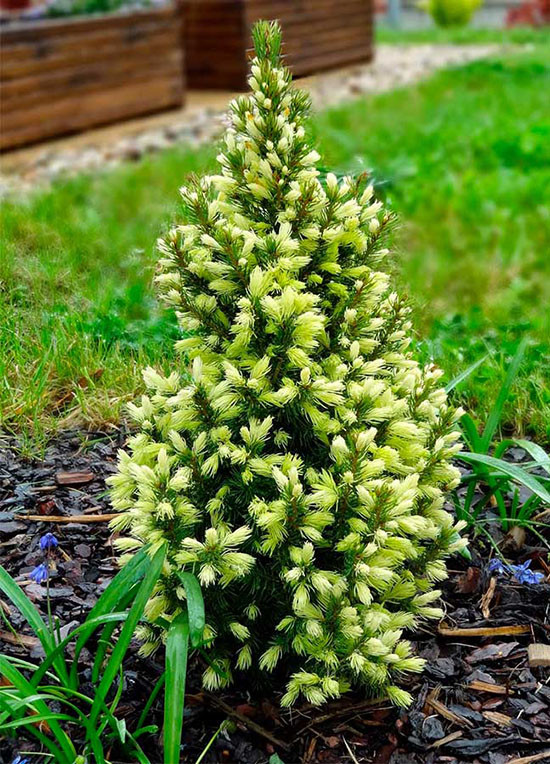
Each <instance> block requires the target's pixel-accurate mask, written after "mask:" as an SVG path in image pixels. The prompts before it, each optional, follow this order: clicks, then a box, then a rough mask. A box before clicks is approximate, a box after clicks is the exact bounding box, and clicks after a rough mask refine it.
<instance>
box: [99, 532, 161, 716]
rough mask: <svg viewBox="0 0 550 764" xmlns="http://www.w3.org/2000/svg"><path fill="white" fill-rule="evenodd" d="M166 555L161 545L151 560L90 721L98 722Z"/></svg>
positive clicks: (118, 641)
mask: <svg viewBox="0 0 550 764" xmlns="http://www.w3.org/2000/svg"><path fill="white" fill-rule="evenodd" d="M164 556H165V549H164V547H161V548H160V549H159V550H158V551H157V552H156V554H155V556H154V557H153V559H152V560H149V563H148V567H147V572H146V574H145V577H144V579H143V581H142V582H141V584H140V585H139V588H138V590H137V592H136V596H135V599H134V602H133V604H132V607H131V608H130V612H129V613H128V617H127V618H126V622H125V623H124V626H123V627H122V630H121V632H120V636H119V638H118V640H117V643H116V645H115V648H114V650H113V653H112V655H111V657H110V659H109V662H108V663H107V666H106V667H105V671H104V673H103V677H102V678H101V682H100V683H99V687H98V688H97V691H96V694H95V697H94V702H93V705H92V709H91V711H90V721H91V723H92V724H94V723H95V722H96V720H97V718H98V716H99V714H100V711H101V709H102V707H103V703H104V702H105V699H106V697H107V693H108V692H109V690H110V688H111V685H112V683H113V681H114V679H115V677H116V675H117V673H118V671H119V668H120V665H121V664H122V661H123V659H124V656H125V655H126V651H127V650H128V645H129V644H130V642H131V640H132V636H133V634H134V631H135V629H136V626H137V625H138V622H139V620H140V618H141V616H142V615H143V609H144V607H145V605H146V604H147V600H148V599H149V597H150V596H151V592H152V591H153V587H154V585H155V583H156V581H157V579H158V577H159V574H160V571H161V570H162V565H163V562H164Z"/></svg>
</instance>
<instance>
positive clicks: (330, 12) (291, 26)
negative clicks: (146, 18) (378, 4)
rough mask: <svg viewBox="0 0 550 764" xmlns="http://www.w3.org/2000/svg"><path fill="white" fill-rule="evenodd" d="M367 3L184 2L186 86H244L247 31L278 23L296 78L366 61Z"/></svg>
mask: <svg viewBox="0 0 550 764" xmlns="http://www.w3.org/2000/svg"><path fill="white" fill-rule="evenodd" d="M372 16H373V13H372V0H185V24H184V41H185V42H184V47H185V51H186V71H187V82H188V84H189V86H190V87H193V88H221V89H235V90H241V89H244V88H245V87H246V76H247V60H248V55H249V52H250V47H251V44H252V43H251V37H250V29H251V26H252V24H253V23H254V22H255V21H257V20H258V19H278V20H279V22H280V24H281V26H282V29H283V35H284V37H283V39H284V47H283V50H284V53H285V56H286V59H285V60H286V63H287V64H288V65H289V66H290V68H291V69H292V71H293V72H294V74H295V75H296V76H301V75H306V74H313V73H314V72H317V71H321V70H323V69H330V68H335V67H338V66H345V65H347V64H352V63H355V62H358V61H369V60H370V59H371V58H372V55H373V44H372V23H373V22H372Z"/></svg>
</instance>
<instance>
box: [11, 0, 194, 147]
mask: <svg viewBox="0 0 550 764" xmlns="http://www.w3.org/2000/svg"><path fill="white" fill-rule="evenodd" d="M181 23H182V12H181V8H178V7H164V8H157V9H153V10H144V11H131V12H127V13H122V12H121V13H117V14H110V15H105V16H81V17H78V18H63V19H42V20H36V21H25V22H17V23H13V24H8V25H7V26H6V27H5V28H4V29H3V30H2V32H1V53H0V84H1V90H2V94H1V123H0V128H1V129H0V148H2V149H7V148H14V147H17V146H22V145H23V144H27V143H33V142H36V141H41V140H44V139H45V138H52V137H54V136H59V135H62V134H65V133H71V132H76V131H79V130H85V129H86V128H89V127H92V126H95V125H102V124H107V123H109V122H117V121H119V120H123V119H128V118H129V117H135V116H137V115H139V114H146V113H150V112H154V111H159V110H162V109H167V108H169V107H175V106H179V105H181V104H182V102H183V80H184V72H183V67H184V65H183V54H182V34H183V33H182V26H181Z"/></svg>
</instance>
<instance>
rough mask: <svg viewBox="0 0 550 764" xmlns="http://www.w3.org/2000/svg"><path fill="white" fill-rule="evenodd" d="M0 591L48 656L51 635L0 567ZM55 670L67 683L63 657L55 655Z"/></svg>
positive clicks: (52, 639) (50, 651)
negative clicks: (16, 610)
mask: <svg viewBox="0 0 550 764" xmlns="http://www.w3.org/2000/svg"><path fill="white" fill-rule="evenodd" d="M0 591H2V592H3V593H4V594H5V595H6V596H7V597H9V599H10V600H11V601H12V602H13V604H14V605H15V607H16V608H17V609H18V610H19V612H20V613H21V615H22V616H23V618H24V619H25V620H26V622H27V623H28V624H29V626H30V627H31V629H32V630H33V632H34V633H35V635H36V636H37V637H38V639H39V640H40V644H41V645H42V647H43V648H44V652H45V653H46V655H49V654H50V653H52V652H53V651H54V650H55V640H54V637H53V634H52V633H51V631H50V630H49V629H48V627H47V626H46V624H45V623H44V621H43V620H42V616H41V615H40V613H39V612H38V610H37V609H36V607H35V606H34V605H33V603H32V602H31V601H30V599H29V598H28V597H27V595H26V594H25V592H24V591H23V590H22V589H21V587H20V586H19V584H18V583H16V582H15V581H14V580H13V578H12V577H11V576H10V574H9V573H8V571H7V570H5V569H4V568H3V567H2V566H1V565H0ZM55 670H56V671H57V674H58V676H59V679H60V680H61V681H68V671H67V666H66V665H65V661H64V660H63V655H57V656H56V659H55Z"/></svg>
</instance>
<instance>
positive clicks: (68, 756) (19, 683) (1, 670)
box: [0, 655, 76, 764]
mask: <svg viewBox="0 0 550 764" xmlns="http://www.w3.org/2000/svg"><path fill="white" fill-rule="evenodd" d="M0 674H1V675H2V676H4V677H5V678H6V679H7V680H8V682H11V683H12V684H13V686H14V687H15V688H16V689H17V690H19V692H20V693H21V694H22V696H23V697H35V696H36V689H35V688H34V687H33V686H32V684H31V683H30V682H29V681H28V680H27V679H26V678H25V677H24V676H23V674H22V673H21V672H20V671H18V670H17V669H16V668H15V666H12V665H11V663H10V662H9V661H8V660H7V659H6V658H5V657H4V656H3V655H0ZM32 707H33V709H34V710H36V711H37V712H38V713H39V714H50V713H51V712H50V709H49V708H48V706H47V704H46V703H45V702H44V701H43V700H40V699H36V700H34V701H33V703H32ZM49 726H50V730H51V732H52V735H53V736H54V737H55V739H56V741H57V743H58V745H59V748H60V752H61V753H62V754H63V756H62V758H61V759H60V764H62V763H63V762H67V764H73V761H74V758H75V756H76V751H75V749H74V746H73V744H72V742H71V740H70V738H69V737H68V735H67V734H66V732H64V730H63V729H62V728H61V727H60V725H59V724H58V722H57V720H56V719H52V720H51V721H50V725H49Z"/></svg>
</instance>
